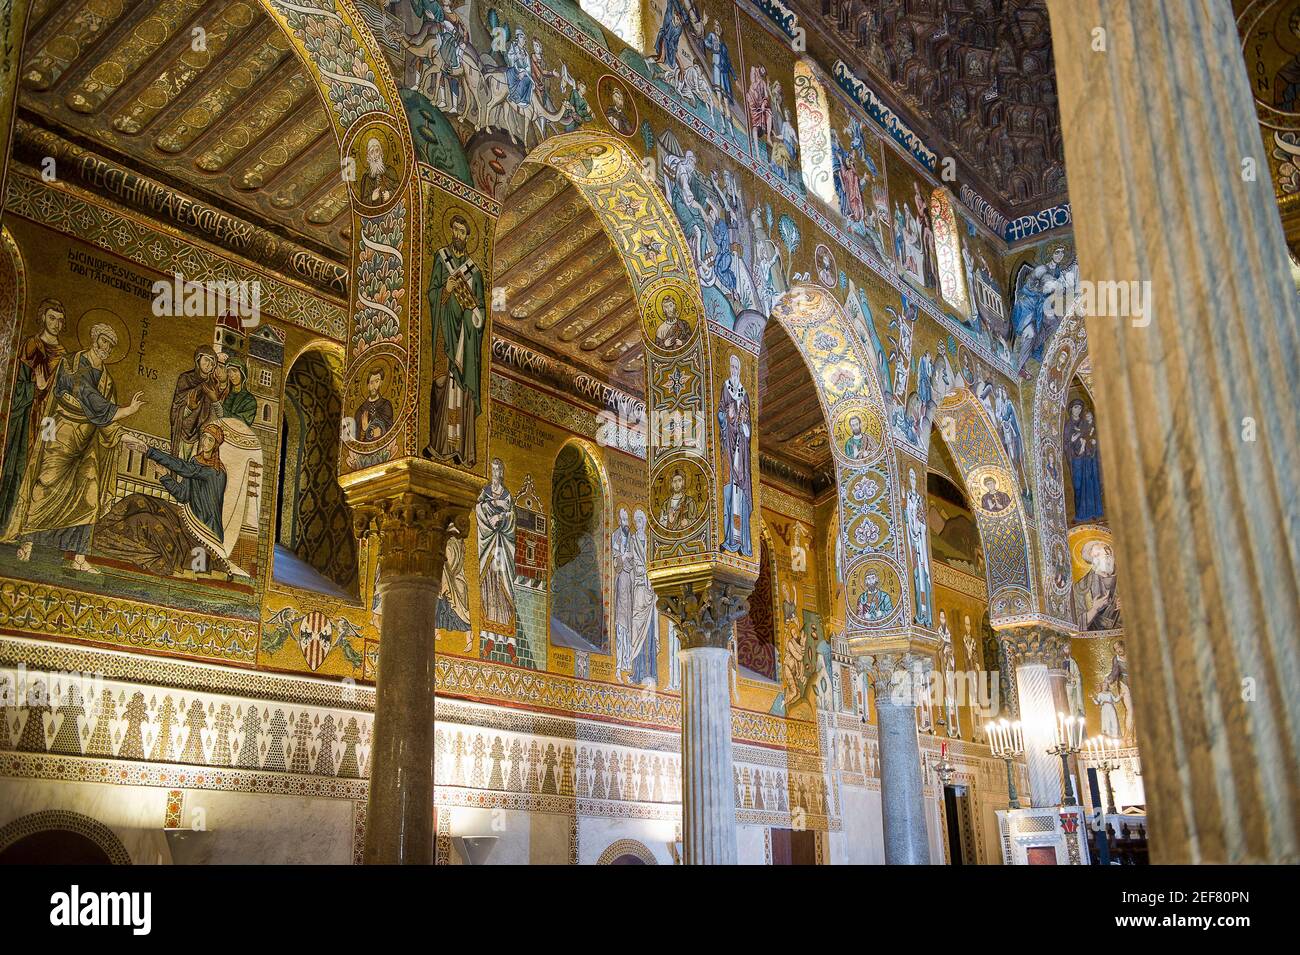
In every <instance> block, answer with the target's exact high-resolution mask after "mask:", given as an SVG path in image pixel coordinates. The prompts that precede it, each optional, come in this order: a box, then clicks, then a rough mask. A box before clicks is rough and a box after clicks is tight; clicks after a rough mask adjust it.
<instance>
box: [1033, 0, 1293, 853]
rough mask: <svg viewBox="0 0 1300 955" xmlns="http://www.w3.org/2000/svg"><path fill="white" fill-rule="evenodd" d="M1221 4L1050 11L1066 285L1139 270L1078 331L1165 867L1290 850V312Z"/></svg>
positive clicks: (1136, 3)
mask: <svg viewBox="0 0 1300 955" xmlns="http://www.w3.org/2000/svg"><path fill="white" fill-rule="evenodd" d="M1232 6H1233V5H1232V4H1230V3H1228V2H1227V0H1183V2H1178V3H1166V2H1155V0H1049V2H1048V8H1049V11H1050V15H1051V26H1052V44H1053V58H1054V60H1055V64H1056V76H1057V87H1058V91H1059V99H1060V104H1061V125H1062V132H1063V137H1064V144H1065V160H1066V173H1067V176H1068V179H1069V191H1070V201H1071V204H1072V207H1073V210H1074V231H1075V239H1076V242H1077V245H1078V253H1079V265H1080V270H1081V278H1082V279H1084V280H1087V281H1093V282H1101V281H1106V282H1125V283H1129V282H1138V283H1142V282H1149V283H1150V285H1149V286H1148V288H1149V295H1148V296H1146V300H1145V301H1144V303H1143V304H1144V305H1145V308H1144V309H1143V313H1142V314H1140V315H1139V314H1136V310H1134V309H1132V308H1130V309H1129V313H1130V314H1129V316H1121V317H1118V318H1114V317H1105V316H1103V315H1102V314H1100V313H1099V310H1096V309H1094V312H1097V313H1096V314H1092V315H1089V316H1087V317H1086V325H1087V330H1088V341H1089V353H1090V355H1091V361H1092V371H1093V375H1094V378H1095V380H1096V383H1097V387H1096V388H1095V389H1094V395H1095V397H1096V403H1097V417H1098V421H1099V424H1100V426H1101V427H1100V429H1099V437H1100V440H1101V461H1102V468H1103V471H1104V477H1105V485H1106V507H1107V512H1108V513H1107V517H1108V519H1109V522H1110V525H1111V527H1112V528H1113V532H1114V536H1115V542H1116V554H1117V558H1118V560H1117V573H1118V574H1119V584H1120V592H1121V593H1122V595H1123V600H1124V628H1125V630H1126V632H1127V633H1128V635H1129V639H1128V641H1127V642H1128V649H1129V652H1130V655H1131V658H1132V659H1131V669H1130V678H1131V682H1132V687H1131V689H1132V696H1133V704H1134V709H1135V710H1136V720H1135V727H1136V731H1137V738H1138V744H1139V748H1140V749H1141V752H1142V782H1143V787H1144V789H1145V791H1146V797H1147V810H1148V816H1149V819H1150V823H1151V825H1150V834H1151V858H1152V861H1153V862H1161V863H1188V862H1192V863H1241V862H1296V861H1300V799H1297V798H1296V793H1297V792H1298V791H1300V693H1297V692H1296V687H1297V686H1300V610H1298V609H1297V608H1300V492H1298V491H1297V484H1296V475H1297V474H1300V415H1298V414H1297V413H1296V408H1295V398H1294V390H1295V383H1296V381H1297V380H1300V311H1298V310H1297V301H1296V298H1297V297H1296V290H1295V285H1294V282H1293V280H1292V278H1291V273H1290V268H1289V262H1288V258H1287V251H1286V245H1285V242H1284V238H1283V232H1282V225H1281V221H1280V218H1279V215H1278V210H1277V202H1276V199H1275V196H1274V189H1273V185H1272V183H1271V181H1270V176H1269V172H1268V168H1269V167H1268V149H1269V146H1268V145H1267V144H1266V143H1265V142H1264V141H1263V138H1262V137H1261V134H1260V121H1259V118H1258V115H1257V112H1256V108H1255V104H1254V101H1253V96H1252V82H1251V77H1250V76H1249V74H1248V72H1247V70H1246V67H1245V64H1244V61H1243V57H1242V42H1243V41H1242V39H1241V37H1240V35H1239V33H1238V29H1237V25H1236V24H1235V23H1234V21H1233V12H1232ZM1270 22H1271V21H1270ZM1265 95H1266V96H1268V95H1271V93H1266V94H1265ZM1269 139H1270V142H1271V140H1272V136H1271V134H1270V136H1269ZM1111 287H1113V286H1111ZM1137 288H1139V289H1141V288H1142V286H1141V285H1140V284H1139V285H1138V286H1137ZM1099 290H1100V288H1099ZM1094 304H1095V303H1094ZM1130 316H1131V317H1130Z"/></svg>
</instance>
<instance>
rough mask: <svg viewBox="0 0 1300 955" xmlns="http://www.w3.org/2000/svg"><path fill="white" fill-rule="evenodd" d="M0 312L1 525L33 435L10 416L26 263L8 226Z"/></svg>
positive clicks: (1, 247) (0, 245)
mask: <svg viewBox="0 0 1300 955" xmlns="http://www.w3.org/2000/svg"><path fill="white" fill-rule="evenodd" d="M38 307H39V306H38ZM0 315H10V316H13V318H12V319H11V321H10V327H9V330H8V332H7V333H3V336H2V337H0V382H3V390H0V421H6V422H8V427H7V428H6V429H4V431H3V434H4V437H3V438H2V439H0V440H2V441H3V443H2V444H0V527H4V526H5V525H6V524H8V522H9V514H10V512H11V511H12V510H13V507H14V504H15V502H16V500H17V497H18V491H19V485H20V482H21V480H22V468H23V465H24V464H25V463H26V457H27V448H28V447H30V446H31V442H32V441H33V439H34V438H35V437H36V435H33V434H31V433H30V430H29V429H30V427H31V425H32V419H31V417H30V416H29V415H22V416H21V417H20V418H19V419H18V420H14V419H13V418H11V417H10V412H11V410H12V409H11V405H12V403H13V401H14V397H13V395H14V384H13V382H14V379H15V377H16V375H17V374H18V370H19V369H18V364H19V362H20V361H21V357H20V350H21V342H22V338H21V336H22V330H23V326H24V325H25V324H26V322H27V267H26V265H25V264H24V262H23V253H22V250H21V249H19V248H18V243H17V242H15V241H14V237H13V235H12V234H10V232H9V230H8V228H4V229H0Z"/></svg>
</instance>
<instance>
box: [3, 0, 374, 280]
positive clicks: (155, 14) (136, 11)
mask: <svg viewBox="0 0 1300 955" xmlns="http://www.w3.org/2000/svg"><path fill="white" fill-rule="evenodd" d="M21 106H22V107H23V108H24V110H25V111H26V112H27V114H28V115H29V116H33V115H34V116H35V117H36V118H37V119H36V121H37V122H38V123H39V124H40V125H43V126H47V127H50V128H52V129H55V130H64V129H72V130H76V133H77V138H78V139H79V140H80V141H81V142H82V144H83V145H88V146H90V147H91V148H94V149H96V150H97V151H99V152H101V153H103V154H104V155H106V156H109V157H111V158H114V159H115V160H116V161H118V162H120V163H122V164H123V165H126V166H128V167H131V168H134V169H135V170H136V171H139V172H141V173H143V174H145V175H149V176H152V177H154V178H157V179H159V180H161V181H163V182H172V183H183V184H184V188H185V191H186V192H187V193H189V194H191V195H193V196H194V197H195V198H199V199H202V200H204V201H207V202H211V203H212V204H213V205H216V206H218V207H223V208H225V209H227V210H228V211H230V212H232V213H233V214H235V215H239V216H241V217H244V218H247V219H249V220H251V221H253V222H256V223H258V224H265V225H269V226H271V227H273V228H275V229H276V230H277V231H279V232H281V233H283V234H285V235H287V236H289V237H291V238H293V239H295V240H297V241H300V242H302V243H303V244H305V245H308V246H309V247H313V248H315V249H317V250H318V251H320V252H322V253H324V254H326V255H329V256H330V257H332V258H334V259H336V260H346V258H347V249H348V247H349V245H350V240H349V237H348V226H349V216H348V215H347V214H346V212H347V193H346V189H345V186H344V184H343V182H342V180H341V177H340V174H339V153H338V148H337V146H336V145H335V141H334V136H333V133H332V132H331V131H330V129H329V123H328V121H327V119H326V116H325V111H324V109H323V107H322V105H321V102H320V98H319V95H318V93H317V91H316V89H315V87H314V85H313V84H312V82H311V81H310V79H309V78H308V77H307V74H306V73H305V72H304V70H303V69H302V67H301V65H300V63H299V60H298V58H297V56H296V55H295V54H294V52H293V50H292V48H291V47H290V45H289V42H288V40H287V39H286V37H285V36H284V34H283V33H282V32H281V31H280V30H279V29H278V28H277V27H276V25H275V24H274V23H272V22H271V21H270V19H268V18H267V17H266V16H265V15H264V14H263V12H262V8H261V6H260V5H259V4H258V3H256V2H255V0H138V2H130V3H128V2H122V0H69V2H63V3H55V2H54V0H35V2H34V3H33V14H32V19H31V25H30V27H29V31H28V37H27V44H26V59H25V61H24V64H23V70H22V99H21ZM86 137H89V138H90V140H91V142H89V143H87V142H86V141H85V138H86Z"/></svg>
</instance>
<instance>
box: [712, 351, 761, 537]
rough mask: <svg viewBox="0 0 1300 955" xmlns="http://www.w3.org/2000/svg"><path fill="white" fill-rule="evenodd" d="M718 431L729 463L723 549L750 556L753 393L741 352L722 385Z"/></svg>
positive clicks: (734, 358)
mask: <svg viewBox="0 0 1300 955" xmlns="http://www.w3.org/2000/svg"><path fill="white" fill-rule="evenodd" d="M718 430H719V434H720V435H721V437H722V449H723V452H724V455H725V458H726V462H727V468H726V475H727V485H726V487H725V488H724V490H723V505H724V510H723V513H724V515H725V517H726V528H725V536H724V537H723V541H722V549H723V550H725V551H730V552H731V553H733V554H737V553H738V554H744V555H745V556H746V557H749V556H751V555H752V554H753V553H754V547H753V543H752V542H751V540H750V533H749V515H750V512H751V510H752V509H753V506H754V504H753V501H754V497H753V490H754V482H753V479H752V474H751V471H750V461H749V442H750V437H751V431H752V426H751V421H750V413H749V393H748V392H747V391H746V390H745V386H744V384H743V383H742V382H741V380H740V356H739V355H732V356H731V375H730V377H728V378H727V380H726V382H724V383H723V385H722V401H721V407H720V408H719V409H718Z"/></svg>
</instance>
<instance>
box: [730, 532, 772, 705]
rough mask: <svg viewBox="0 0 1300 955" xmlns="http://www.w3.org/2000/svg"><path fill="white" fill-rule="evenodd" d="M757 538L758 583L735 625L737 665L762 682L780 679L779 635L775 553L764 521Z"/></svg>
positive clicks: (770, 534) (770, 535) (770, 533)
mask: <svg viewBox="0 0 1300 955" xmlns="http://www.w3.org/2000/svg"><path fill="white" fill-rule="evenodd" d="M761 526H762V529H761V530H760V531H759V535H758V553H759V561H758V580H757V581H756V582H755V584H754V592H753V593H751V594H750V595H749V613H748V614H746V615H745V616H744V617H742V618H741V619H740V620H737V621H736V663H737V665H738V666H742V667H744V668H746V669H747V670H749V671H751V672H753V673H756V674H758V675H759V676H760V677H763V678H764V679H768V680H772V681H773V682H777V681H779V680H780V677H781V632H780V630H779V629H778V627H777V620H778V617H777V614H776V609H777V594H776V563H775V559H776V549H775V546H774V544H773V541H772V531H771V529H770V528H769V527H768V526H767V521H762V525H761Z"/></svg>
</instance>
